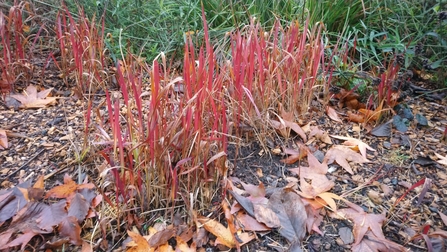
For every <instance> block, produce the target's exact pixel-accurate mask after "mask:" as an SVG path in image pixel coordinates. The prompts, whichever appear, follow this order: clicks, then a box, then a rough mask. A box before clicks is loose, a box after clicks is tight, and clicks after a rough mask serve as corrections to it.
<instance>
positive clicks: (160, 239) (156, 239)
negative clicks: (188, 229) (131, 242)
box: [148, 228, 175, 248]
mask: <svg viewBox="0 0 447 252" xmlns="http://www.w3.org/2000/svg"><path fill="white" fill-rule="evenodd" d="M174 234H175V230H174V229H173V228H167V229H164V230H160V231H158V232H157V233H155V234H154V235H152V236H151V238H150V239H149V241H148V242H149V246H150V247H151V248H157V247H158V246H161V245H163V244H167V243H168V240H169V239H171V238H172V237H174Z"/></svg>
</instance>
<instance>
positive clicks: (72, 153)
mask: <svg viewBox="0 0 447 252" xmlns="http://www.w3.org/2000/svg"><path fill="white" fill-rule="evenodd" d="M37 74H38V72H36V75H37ZM57 75H58V74H57V71H56V70H54V69H53V71H47V75H46V76H47V78H48V79H47V80H46V81H44V82H41V83H36V84H40V86H41V87H44V88H51V87H54V88H55V92H54V96H59V97H61V98H60V99H59V100H58V104H57V105H55V106H50V107H47V108H42V109H28V110H16V109H14V108H8V107H7V106H6V104H5V103H3V102H0V106H1V107H3V108H1V113H0V128H1V129H5V130H8V131H9V132H10V135H9V137H8V139H9V143H10V146H11V147H10V148H8V149H6V150H0V181H1V184H0V189H6V188H9V187H11V186H14V185H16V184H17V183H18V182H19V181H23V180H28V179H31V180H33V181H34V180H35V179H36V178H37V177H38V176H39V175H45V176H46V187H47V188H52V187H54V185H56V184H57V182H58V181H62V177H63V175H64V174H65V173H69V174H72V175H73V176H74V178H76V179H78V178H77V176H78V174H81V176H85V175H86V174H92V170H94V169H95V167H94V164H93V162H92V160H91V159H89V158H88V157H87V158H85V157H84V158H83V159H82V160H83V161H82V162H81V161H80V160H81V158H80V156H82V155H84V154H85V152H84V149H83V147H82V146H83V139H82V136H83V135H84V134H83V132H82V129H83V127H84V126H83V123H84V119H83V116H84V114H83V111H84V107H83V105H82V103H81V102H80V101H79V100H78V99H76V98H75V96H73V95H72V94H73V92H72V90H71V89H70V88H68V87H66V86H65V85H64V83H63V81H62V80H61V79H59V78H58V77H57ZM418 86H421V84H420V83H418ZM405 103H406V104H407V105H408V107H409V108H411V110H412V111H413V113H414V114H416V113H420V114H421V115H423V116H425V117H426V118H427V119H428V121H429V126H428V127H418V126H417V125H416V123H414V122H412V124H411V125H410V127H409V130H408V132H406V133H399V132H398V131H396V130H393V134H392V136H391V137H382V138H379V137H374V136H371V135H369V134H365V130H363V131H361V135H360V139H361V140H362V141H364V142H366V143H367V144H369V145H370V146H371V147H373V148H375V149H376V152H370V151H369V152H368V159H369V160H371V161H372V162H371V163H368V164H364V165H354V166H353V167H354V171H355V175H354V176H351V175H349V174H348V173H346V172H345V171H344V170H343V169H341V168H340V167H338V166H337V165H331V167H332V168H333V169H334V171H333V172H332V173H330V174H329V175H328V176H329V178H330V179H332V180H334V181H335V182H336V186H335V188H334V189H333V190H332V192H334V193H336V194H338V195H344V197H345V198H346V199H348V200H350V201H351V202H353V203H356V204H358V205H360V206H361V207H362V208H364V210H365V211H368V212H376V213H382V212H384V211H386V212H387V213H388V214H389V216H390V218H388V223H387V224H386V225H385V227H384V233H385V236H386V237H387V238H388V239H390V240H393V241H396V242H398V243H400V244H402V243H404V241H406V238H407V237H411V234H410V233H409V232H408V231H407V227H412V228H413V229H414V230H418V228H419V229H420V228H421V227H422V225H424V224H427V223H430V224H431V225H432V227H438V228H444V229H445V225H444V223H443V222H442V220H441V219H440V217H439V214H438V212H442V213H444V214H447V203H446V202H445V201H444V200H443V199H444V197H445V196H446V194H447V188H446V181H447V175H446V174H447V169H446V167H445V166H442V165H440V164H438V163H436V162H434V161H433V160H435V159H436V157H435V155H434V153H435V152H436V153H438V154H440V155H442V156H446V155H447V148H446V144H445V143H442V142H440V138H441V136H442V131H443V129H444V127H445V126H446V125H447V106H446V104H447V100H446V99H445V98H444V99H443V100H434V101H432V100H431V99H430V100H426V99H424V98H423V97H414V96H410V97H408V98H407V99H406V100H405ZM308 117H309V118H312V120H313V121H314V125H318V126H319V127H320V128H321V129H323V130H326V131H327V132H328V133H329V134H331V135H339V136H347V135H349V136H352V137H356V138H358V137H359V133H358V131H357V128H356V127H358V125H357V124H355V123H351V122H347V121H344V122H343V123H342V124H341V123H336V122H333V121H331V120H330V119H329V118H328V117H327V116H326V115H325V114H324V111H318V110H317V111H313V112H312V113H311V114H309V116H308ZM244 141H245V143H244V145H243V147H241V148H240V149H239V151H238V155H237V157H236V156H235V153H236V152H235V149H234V146H233V147H230V152H229V159H230V161H231V162H232V163H233V164H234V167H233V169H232V174H231V176H233V177H237V178H239V179H240V180H242V181H244V182H246V183H250V184H255V185H258V184H259V183H260V182H262V183H264V185H265V186H266V188H269V189H272V188H282V187H284V186H285V185H286V184H287V183H288V182H287V181H288V180H287V179H288V178H289V177H293V175H292V174H291V172H289V170H288V169H289V168H293V167H296V166H297V165H298V164H293V165H285V164H283V163H281V162H280V160H281V159H282V158H284V156H282V155H281V153H279V154H273V151H272V150H273V149H275V148H281V147H283V146H284V145H288V144H290V143H291V141H293V139H291V140H289V141H290V142H285V143H284V142H282V141H281V140H279V139H272V142H273V146H271V147H272V149H267V150H265V149H262V148H261V147H260V144H259V143H257V142H256V141H253V139H245V140H244ZM333 141H334V142H335V143H340V142H341V141H338V140H336V139H333ZM328 147H330V146H325V147H322V148H320V149H319V150H318V151H320V152H322V153H326V151H327V149H328ZM86 153H87V155H90V154H91V153H89V152H86ZM317 158H318V156H317ZM302 164H303V165H305V164H306V161H302ZM424 177H426V178H430V179H432V187H431V189H430V190H429V192H428V193H427V194H426V197H425V198H424V199H423V201H422V204H420V205H419V206H417V204H416V202H417V200H418V192H420V190H419V191H418V190H414V191H412V192H410V194H408V195H407V196H406V198H405V199H404V200H402V201H401V202H400V203H399V204H398V206H397V207H396V208H394V209H391V208H392V204H393V202H394V201H395V200H396V199H397V198H399V197H400V196H402V195H403V194H404V192H405V191H406V190H407V189H408V187H409V186H411V185H413V184H414V183H416V182H417V181H419V180H420V179H422V178H424ZM373 178H374V180H376V181H377V183H376V184H371V185H370V186H367V187H364V188H361V189H358V190H356V188H357V187H359V186H361V185H363V184H364V183H365V182H368V181H369V180H371V179H373ZM382 185H384V186H386V187H388V188H390V189H391V193H389V194H388V195H381V193H383V192H382V191H381V190H380V189H379V187H380V186H382ZM371 190H373V191H374V192H378V193H379V194H380V195H381V196H380V199H377V198H374V197H372V196H371V194H370V191H371ZM349 192H351V193H349ZM391 210H392V211H391ZM390 211H391V212H390ZM320 229H321V231H323V233H324V236H323V237H322V236H320V235H318V234H312V235H310V236H309V237H307V238H306V240H305V241H304V248H305V249H306V250H307V251H350V245H349V244H347V243H350V242H349V239H348V240H346V238H345V239H341V238H340V237H341V233H340V232H342V230H343V232H346V231H347V232H348V233H349V232H350V231H352V224H351V223H349V222H348V221H340V220H334V219H331V218H329V217H325V218H324V220H323V223H322V225H321V226H320ZM274 244H276V248H278V247H279V248H281V247H282V248H287V242H286V241H285V240H284V239H282V238H281V237H280V236H279V235H278V234H277V233H275V232H271V233H270V234H268V235H265V236H262V237H261V236H260V237H259V240H258V241H255V242H252V243H250V244H249V245H247V246H244V247H243V251H276V250H275V249H274V247H275V246H273V245H274ZM406 246H407V247H408V248H410V249H411V250H412V251H418V250H420V251H424V250H425V244H424V243H423V242H422V241H419V242H411V243H409V244H407V245H406Z"/></svg>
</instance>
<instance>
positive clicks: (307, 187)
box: [289, 151, 334, 199]
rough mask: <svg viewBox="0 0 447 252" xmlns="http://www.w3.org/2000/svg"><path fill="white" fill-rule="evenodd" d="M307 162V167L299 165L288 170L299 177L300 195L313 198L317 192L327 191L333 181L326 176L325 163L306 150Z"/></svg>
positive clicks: (326, 168)
mask: <svg viewBox="0 0 447 252" xmlns="http://www.w3.org/2000/svg"><path fill="white" fill-rule="evenodd" d="M307 162H308V164H309V167H304V166H300V167H298V168H292V169H289V171H291V172H292V173H295V174H297V175H298V176H299V177H300V188H301V193H300V195H301V196H303V197H305V198H310V199H313V198H315V197H317V196H318V194H320V193H323V192H327V191H329V190H330V189H331V188H332V187H333V186H334V182H333V181H330V180H329V179H328V178H327V177H326V173H327V170H328V167H327V164H326V163H320V162H319V161H318V160H317V158H316V157H315V156H314V155H313V154H312V153H311V152H310V151H307ZM308 181H309V182H308Z"/></svg>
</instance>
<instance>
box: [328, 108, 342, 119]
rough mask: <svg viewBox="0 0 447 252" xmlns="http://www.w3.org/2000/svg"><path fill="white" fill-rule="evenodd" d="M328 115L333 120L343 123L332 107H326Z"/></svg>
mask: <svg viewBox="0 0 447 252" xmlns="http://www.w3.org/2000/svg"><path fill="white" fill-rule="evenodd" d="M326 114H327V115H328V116H329V118H331V119H332V120H334V121H336V122H342V120H341V119H340V117H338V114H337V111H335V109H333V108H332V107H331V106H326Z"/></svg>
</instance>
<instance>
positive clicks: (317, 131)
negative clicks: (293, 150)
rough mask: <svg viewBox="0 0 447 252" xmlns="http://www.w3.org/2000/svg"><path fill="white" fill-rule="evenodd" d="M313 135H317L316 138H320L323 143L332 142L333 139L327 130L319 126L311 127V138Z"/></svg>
mask: <svg viewBox="0 0 447 252" xmlns="http://www.w3.org/2000/svg"><path fill="white" fill-rule="evenodd" d="M313 136H315V138H316V139H318V140H320V141H321V142H323V143H326V144H332V140H331V138H330V137H329V134H328V133H327V132H326V131H324V130H321V129H320V128H318V126H311V127H310V133H309V138H312V137H313Z"/></svg>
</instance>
